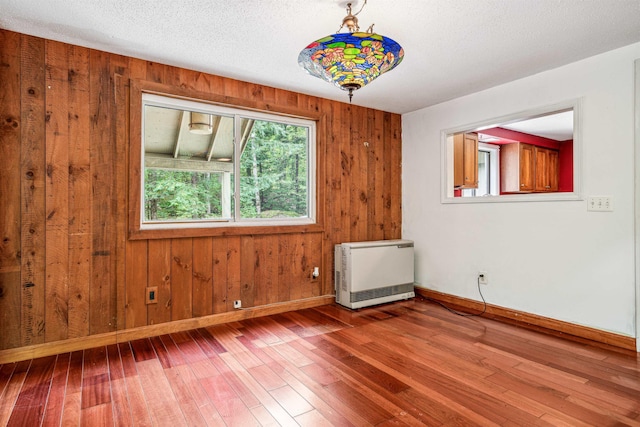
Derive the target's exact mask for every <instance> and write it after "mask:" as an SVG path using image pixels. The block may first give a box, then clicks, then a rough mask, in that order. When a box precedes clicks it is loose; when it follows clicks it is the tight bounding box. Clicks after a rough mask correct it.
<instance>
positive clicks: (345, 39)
mask: <svg viewBox="0 0 640 427" xmlns="http://www.w3.org/2000/svg"><path fill="white" fill-rule="evenodd" d="M366 4H367V1H366V0H365V1H364V3H363V4H362V8H360V10H359V11H358V12H357V13H355V14H354V13H352V10H351V3H349V4H347V16H346V17H345V18H344V19H343V20H342V25H341V26H340V28H339V29H338V32H337V33H336V34H331V35H329V36H326V37H323V38H321V39H319V40H316V41H314V42H313V43H311V44H309V46H307V47H306V48H305V49H303V50H302V51H301V52H300V55H298V64H299V65H300V66H301V67H302V68H304V69H305V70H306V71H307V72H308V73H309V74H311V75H312V76H315V77H318V78H320V79H323V80H326V81H327V82H329V83H333V84H334V85H336V86H338V87H339V88H340V89H342V90H345V91H348V92H349V101H351V98H352V97H353V91H354V90H357V89H360V88H361V87H363V86H365V85H367V84H369V83H371V82H372V81H373V80H375V79H376V78H377V77H378V76H380V75H381V74H383V73H386V72H387V71H391V70H393V69H394V68H395V67H397V66H398V64H400V62H402V59H403V58H404V49H402V47H401V46H400V45H399V44H398V43H397V42H396V41H394V40H392V39H390V38H389V37H385V36H381V35H380V34H376V33H374V32H373V25H371V26H370V27H369V29H368V30H367V31H366V32H360V27H359V26H358V18H357V17H356V16H357V15H358V14H359V13H360V12H362V9H363V8H364V6H365V5H366ZM344 27H347V29H348V30H349V32H348V33H340V32H339V31H340V30H341V29H342V28H344Z"/></svg>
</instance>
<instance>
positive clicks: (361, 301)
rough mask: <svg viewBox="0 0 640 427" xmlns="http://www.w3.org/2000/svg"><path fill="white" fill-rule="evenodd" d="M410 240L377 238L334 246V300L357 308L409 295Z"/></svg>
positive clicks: (411, 282)
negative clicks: (371, 240)
mask: <svg viewBox="0 0 640 427" xmlns="http://www.w3.org/2000/svg"><path fill="white" fill-rule="evenodd" d="M413 280H414V275H413V241H411V240H378V241H373V242H356V243H342V244H339V245H336V246H335V287H336V302H337V303H338V304H341V305H343V306H345V307H349V308H361V307H367V306H370V305H375V304H382V303H384V302H390V301H398V300H401V299H408V298H413V297H414V296H415V292H414V290H413Z"/></svg>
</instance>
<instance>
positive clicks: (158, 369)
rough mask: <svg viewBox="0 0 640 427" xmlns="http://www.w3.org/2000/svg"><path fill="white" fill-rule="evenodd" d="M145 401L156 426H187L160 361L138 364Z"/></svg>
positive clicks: (154, 360)
mask: <svg viewBox="0 0 640 427" xmlns="http://www.w3.org/2000/svg"><path fill="white" fill-rule="evenodd" d="M136 367H137V369H138V375H139V378H140V384H141V385H142V390H143V391H144V399H145V402H146V403H147V406H148V408H149V414H150V415H151V419H152V421H153V424H154V425H160V424H164V425H172V426H174V427H177V426H186V425H187V423H186V420H185V418H184V415H183V414H182V411H181V410H180V405H179V404H178V401H177V399H176V396H175V395H174V394H173V392H171V386H170V384H169V381H168V380H167V377H166V376H165V375H164V372H163V369H162V365H160V361H159V360H158V359H147V360H143V361H142V362H138V363H136Z"/></svg>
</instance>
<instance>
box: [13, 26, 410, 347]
mask: <svg viewBox="0 0 640 427" xmlns="http://www.w3.org/2000/svg"><path fill="white" fill-rule="evenodd" d="M300 78H301V79H303V78H307V77H305V75H304V73H302V72H301V74H300ZM129 79H141V80H148V81H154V82H158V83H162V84H166V85H170V86H177V87H183V88H185V87H186V88H191V89H193V90H197V91H201V92H209V93H216V94H220V95H224V96H230V97H236V98H244V99H254V100H258V101H261V102H264V103H268V104H270V105H276V106H284V107H288V108H289V107H292V108H297V109H299V110H302V111H308V112H309V115H314V114H315V115H317V113H318V112H323V113H326V116H325V117H326V121H327V123H325V124H323V126H326V129H327V132H326V138H325V139H324V140H322V141H319V144H318V151H319V152H320V153H322V156H321V158H322V159H324V163H323V164H321V165H318V167H319V168H323V170H324V176H325V179H324V181H323V182H320V183H319V185H322V186H324V188H325V190H324V191H325V193H324V194H325V197H324V199H323V200H319V204H318V209H319V210H322V211H323V212H324V228H323V230H321V231H319V232H308V233H287V234H277V233H274V234H260V235H241V236H215V237H189V238H173V239H152V240H129V239H128V238H127V213H128V209H129V206H128V203H127V200H128V199H127V192H128V167H127V159H128V154H127V153H128V146H127V141H128V139H127V138H128V134H129V133H128V132H129V122H128V96H129V93H128V92H127V90H126V88H127V85H128V82H129ZM328 90H329V88H328ZM400 132H401V123H400V116H399V115H396V114H391V113H386V112H382V111H377V110H371V109H366V108H362V107H358V106H353V105H349V104H347V103H341V102H334V101H329V100H325V99H321V98H316V97H310V96H306V95H301V94H297V93H293V92H289V91H284V90H279V89H274V88H270V87H265V86H260V85H257V84H252V83H246V82H240V81H236V80H231V79H226V78H222V77H219V76H214V75H209V74H204V73H199V72H195V71H190V70H184V69H179V68H176V67H171V66H166V65H162V64H157V63H151V62H147V61H143V60H139V59H135V58H128V57H124V56H119V55H114V54H109V53H105V52H100V51H95V50H91V49H87V48H83V47H78V46H73V45H68V44H64V43H59V42H54V41H49V40H44V39H40V38H36V37H31V36H26V35H22V34H18V33H14V32H9V31H4V30H0V140H1V141H2V144H0V158H1V159H2V164H1V165H0V200H2V214H1V215H0V234H1V235H0V331H2V333H1V334H0V350H2V349H10V348H16V347H22V346H27V345H32V344H40V343H47V342H52V341H59V340H66V339H72V338H78V337H85V336H89V335H93V334H100V333H105V332H113V331H116V330H122V329H127V328H132V327H139V326H145V325H152V324H158V323H163V322H170V321H173V320H179V319H186V318H192V317H198V316H206V315H210V314H216V313H224V312H228V311H232V310H233V300H235V299H241V300H242V301H243V305H244V306H260V305H265V304H271V303H275V302H286V301H294V300H299V299H303V298H309V297H313V296H319V295H327V294H331V293H333V245H334V244H335V243H338V242H345V241H363V240H379V239H392V238H400V237H401V206H400V200H401V199H400V197H401V186H400V185H401V184H400V177H401V135H400ZM314 266H319V267H320V268H321V275H320V278H319V279H313V278H312V277H311V274H310V272H311V271H312V269H313V267H314ZM147 286H157V287H158V298H159V302H158V304H152V305H146V304H145V288H146V287H147Z"/></svg>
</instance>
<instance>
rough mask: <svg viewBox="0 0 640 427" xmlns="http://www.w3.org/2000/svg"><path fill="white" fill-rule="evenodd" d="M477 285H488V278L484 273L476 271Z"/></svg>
mask: <svg viewBox="0 0 640 427" xmlns="http://www.w3.org/2000/svg"><path fill="white" fill-rule="evenodd" d="M478 283H480V284H481V285H488V284H489V277H488V276H487V272H486V271H478Z"/></svg>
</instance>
